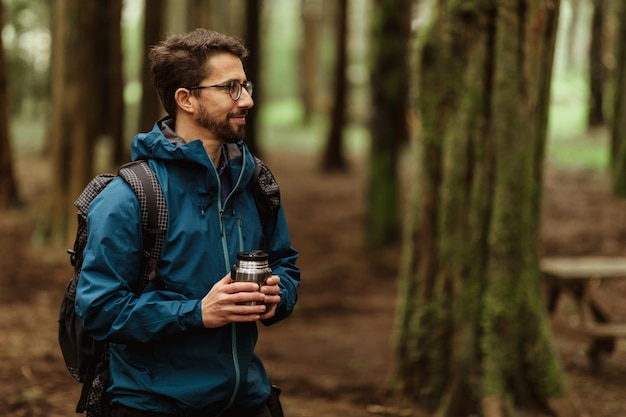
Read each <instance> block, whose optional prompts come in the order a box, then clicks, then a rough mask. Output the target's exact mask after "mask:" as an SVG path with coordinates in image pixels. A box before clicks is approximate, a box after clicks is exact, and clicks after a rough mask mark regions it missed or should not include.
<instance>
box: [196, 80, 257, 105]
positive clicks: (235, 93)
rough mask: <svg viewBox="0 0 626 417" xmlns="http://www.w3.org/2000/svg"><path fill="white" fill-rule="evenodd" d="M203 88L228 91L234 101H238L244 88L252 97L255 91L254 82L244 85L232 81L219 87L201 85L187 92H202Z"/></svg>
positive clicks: (243, 83)
mask: <svg viewBox="0 0 626 417" xmlns="http://www.w3.org/2000/svg"><path fill="white" fill-rule="evenodd" d="M203 88H223V89H225V90H226V89H227V90H228V95H229V96H230V98H231V99H233V100H234V101H237V100H239V98H240V97H241V90H242V88H245V89H246V91H247V92H248V94H250V96H252V92H253V91H254V84H252V81H244V82H242V83H240V82H239V81H230V82H229V83H226V84H219V85H199V86H196V87H187V90H202V89H203Z"/></svg>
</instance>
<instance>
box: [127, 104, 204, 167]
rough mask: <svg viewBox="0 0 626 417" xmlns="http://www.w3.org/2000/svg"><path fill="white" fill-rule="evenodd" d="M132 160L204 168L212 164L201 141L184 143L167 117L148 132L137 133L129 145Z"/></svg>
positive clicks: (172, 121)
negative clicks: (188, 163)
mask: <svg viewBox="0 0 626 417" xmlns="http://www.w3.org/2000/svg"><path fill="white" fill-rule="evenodd" d="M130 149H131V157H132V160H133V161H135V160H138V159H156V160H164V161H182V160H186V161H193V162H196V163H199V164H201V165H204V166H207V167H208V166H209V165H212V162H211V160H210V158H209V156H208V155H207V153H206V151H205V150H204V146H203V145H202V141H200V140H193V141H190V142H185V140H184V139H182V138H181V137H180V136H178V135H177V134H176V133H175V132H174V120H173V119H172V118H171V117H169V116H167V117H165V118H163V119H161V120H159V121H158V122H156V123H155V124H154V127H153V128H152V130H151V131H150V132H147V133H139V134H137V135H136V136H135V138H134V139H133V141H132V143H131V148H130Z"/></svg>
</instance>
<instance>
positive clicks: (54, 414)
mask: <svg viewBox="0 0 626 417" xmlns="http://www.w3.org/2000/svg"><path fill="white" fill-rule="evenodd" d="M267 160H268V162H269V164H270V166H271V167H272V169H273V171H274V172H275V174H276V176H277V177H278V179H279V182H280V184H281V188H282V194H283V201H284V203H285V206H286V210H287V214H288V219H289V221H290V226H291V230H292V239H293V243H294V246H296V247H297V248H298V249H299V250H300V252H301V258H300V261H299V265H300V267H301V269H302V272H303V284H302V287H301V292H300V302H299V304H298V307H297V309H296V312H295V313H294V315H293V316H292V317H291V318H290V319H289V320H287V321H285V322H283V323H280V324H278V325H275V326H273V327H270V328H263V329H262V330H261V338H260V341H259V346H258V351H259V353H260V355H261V356H262V357H263V358H264V360H265V362H266V366H267V368H268V371H269V373H270V375H271V376H272V378H273V380H274V382H276V383H277V384H279V385H280V386H281V387H282V388H283V392H284V394H283V396H282V401H283V406H284V409H285V412H286V415H287V416H288V417H308V416H311V417H313V416H315V417H349V416H355V417H365V416H373V415H382V414H384V413H387V414H385V415H405V416H418V415H419V416H421V414H419V412H418V410H411V409H392V408H384V406H388V405H390V402H389V400H388V398H387V397H386V396H385V393H384V387H385V381H386V378H387V375H388V370H389V368H390V366H391V352H390V336H391V332H392V327H393V315H394V308H395V296H396V294H395V291H396V285H395V279H396V265H397V262H398V258H399V255H398V253H399V248H397V249H395V250H391V251H388V252H385V253H374V252H371V251H368V250H366V249H365V248H364V247H363V245H362V233H363V232H362V230H361V225H362V221H363V204H362V202H363V172H362V171H361V170H360V169H358V168H355V169H353V170H352V171H351V172H350V173H349V174H348V175H346V176H339V175H325V176H323V175H319V173H318V172H317V170H316V164H317V161H316V160H315V159H313V158H310V157H309V158H300V157H298V158H294V157H291V156H287V155H282V156H278V155H274V156H271V157H268V158H267ZM32 167H37V169H33V168H32ZM17 168H18V170H19V172H21V173H22V174H21V175H20V177H21V178H28V179H29V181H28V182H27V183H25V184H22V191H23V193H24V195H25V196H26V198H27V199H28V201H29V202H30V205H29V210H28V213H30V215H28V216H26V215H24V214H20V213H15V212H10V213H3V214H2V216H0V416H5V417H18V416H23V417H62V416H63V417H68V416H72V415H74V407H75V401H76V399H77V397H78V394H79V390H80V386H79V384H78V383H76V382H74V380H73V379H72V378H71V377H70V376H69V374H68V373H67V371H66V369H65V367H64V364H63V361H62V359H61V355H60V352H59V349H58V345H57V341H56V328H57V327H56V319H57V311H58V304H59V301H60V298H61V295H62V293H63V290H64V286H65V283H66V281H67V280H68V279H69V277H70V274H71V268H70V266H69V263H68V262H67V257H66V256H65V252H64V249H65V248H63V247H57V248H51V247H43V246H35V248H34V249H26V248H27V247H28V244H32V243H33V242H32V238H31V237H30V231H31V230H33V229H34V227H35V224H36V218H37V215H38V214H39V212H40V211H41V210H42V209H43V207H45V206H43V205H42V202H41V197H42V196H44V195H45V188H46V187H45V179H46V178H47V171H46V169H45V164H43V163H42V161H40V160H37V159H36V158H34V157H32V158H28V159H27V160H24V161H22V162H20V163H19V165H18V167H17ZM544 205H545V207H544V210H545V218H544V219H545V220H544V224H545V225H544V233H543V241H544V245H545V249H544V251H545V254H547V255H621V256H625V255H626V202H624V201H619V200H617V199H615V198H613V197H612V196H611V195H610V191H609V187H608V183H607V181H606V179H605V178H603V177H602V176H601V175H598V174H591V173H589V172H580V171H567V172H565V171H557V170H554V169H549V170H548V171H547V175H546V191H545V204H544ZM31 247H32V246H31ZM597 290H598V291H597V292H598V293H599V296H600V297H601V298H602V301H603V305H605V307H606V308H607V311H608V312H609V313H610V314H611V315H612V317H616V318H619V317H622V318H626V304H625V303H624V302H623V300H624V299H625V298H624V297H625V296H626V283H622V284H620V283H612V284H610V285H603V286H602V287H600V288H597ZM575 320H576V316H575V314H574V309H573V306H572V304H571V302H569V301H568V299H567V298H564V299H563V300H562V302H561V303H560V304H559V308H558V310H557V313H556V314H555V315H554V317H553V329H554V339H555V345H556V347H557V349H558V351H559V353H560V355H561V357H562V360H563V366H564V369H565V371H566V372H567V376H568V380H569V384H570V387H571V391H572V393H573V397H574V398H576V399H577V401H578V402H579V403H580V404H581V406H582V407H583V408H584V409H585V410H586V411H587V412H588V413H589V416H591V417H626V345H625V344H624V341H618V342H617V346H616V350H615V352H613V353H612V354H610V355H608V356H606V357H604V358H603V361H602V363H603V368H602V371H601V372H600V373H594V372H592V371H591V369H590V366H589V363H588V361H587V356H586V347H587V342H586V341H585V340H583V339H581V338H579V337H577V336H576V335H575V334H572V333H571V332H568V331H567V328H568V325H569V324H571V323H572V322H573V321H575Z"/></svg>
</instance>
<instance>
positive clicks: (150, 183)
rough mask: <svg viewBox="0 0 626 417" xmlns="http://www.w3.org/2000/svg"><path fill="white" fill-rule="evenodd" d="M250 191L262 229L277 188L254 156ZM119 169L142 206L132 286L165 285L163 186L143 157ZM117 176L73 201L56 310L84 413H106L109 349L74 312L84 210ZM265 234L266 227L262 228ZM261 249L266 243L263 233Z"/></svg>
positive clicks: (275, 204)
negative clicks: (66, 277)
mask: <svg viewBox="0 0 626 417" xmlns="http://www.w3.org/2000/svg"><path fill="white" fill-rule="evenodd" d="M254 161H255V167H254V174H253V179H252V187H253V188H252V194H253V196H254V201H255V204H256V207H257V212H258V214H259V218H260V220H261V225H262V227H263V230H265V228H266V227H267V225H268V223H269V222H270V221H271V220H272V219H274V218H275V217H276V215H277V213H278V209H279V207H280V190H279V188H278V184H277V183H276V180H275V178H274V176H273V175H272V173H271V172H270V170H269V169H268V168H267V166H265V164H264V163H263V162H262V161H261V160H260V159H258V158H257V157H256V156H255V157H254ZM118 175H119V176H120V177H122V178H123V179H124V180H125V181H126V182H127V183H128V184H129V185H130V187H131V188H132V189H133V191H134V192H135V194H136V195H137V199H138V200H139V204H140V207H141V224H142V231H143V233H142V234H143V246H144V247H143V255H144V257H143V265H142V271H143V272H142V277H141V280H139V282H138V284H137V285H136V286H135V288H133V291H134V292H135V293H136V294H141V292H142V291H143V290H144V288H145V287H146V285H147V284H148V283H150V282H153V283H154V284H155V285H156V286H157V288H159V289H163V288H165V283H164V281H163V279H162V277H161V275H160V273H159V269H158V261H159V259H160V256H161V250H162V248H163V243H164V241H165V233H166V228H167V221H168V214H167V206H166V202H165V197H164V196H163V191H162V189H161V186H160V184H159V182H158V180H157V178H156V175H155V174H154V172H153V171H152V169H150V167H149V166H148V163H147V161H144V160H140V161H134V162H130V163H127V164H125V165H123V166H122V167H120V169H119V170H118ZM115 177H116V175H113V174H108V173H107V174H100V175H97V176H96V177H94V178H93V179H92V180H91V181H90V182H89V184H88V185H87V186H86V187H85V188H84V190H83V192H82V193H81V194H80V196H79V197H78V199H77V200H76V202H75V203H74V205H75V206H76V207H77V209H78V213H77V217H78V228H77V231H76V238H75V241H74V247H73V249H71V250H68V253H69V254H70V263H71V264H72V266H73V269H74V276H73V277H72V279H71V280H70V282H69V283H68V284H67V287H66V289H65V294H64V296H63V300H62V301H61V307H60V311H59V328H58V337H59V346H60V348H61V352H62V354H63V359H64V360H65V364H66V366H67V369H68V371H69V372H70V374H71V375H72V377H74V379H75V380H77V381H78V382H80V383H82V384H83V387H82V390H81V395H80V399H79V401H78V403H77V405H76V412H77V413H83V412H85V411H87V417H106V416H108V415H110V414H109V410H108V401H106V399H105V395H106V389H107V387H108V385H109V373H108V369H109V352H108V343H107V342H106V341H96V340H94V339H93V338H91V337H90V336H89V335H88V334H87V332H86V331H85V330H84V329H83V327H82V324H81V321H80V318H79V317H78V315H77V314H76V311H75V304H76V287H77V285H78V280H79V278H80V272H81V269H82V264H83V251H84V249H85V245H86V243H87V213H88V210H89V205H90V204H91V202H92V201H93V199H94V198H95V197H96V196H97V195H98V194H100V192H101V191H102V190H103V189H104V188H105V187H106V186H107V185H108V184H109V183H110V182H111V181H112V180H113V179H114V178H115ZM263 235H264V236H265V232H264V233H263ZM262 249H265V238H264V237H263V242H262Z"/></svg>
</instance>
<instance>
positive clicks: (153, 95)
mask: <svg viewBox="0 0 626 417" xmlns="http://www.w3.org/2000/svg"><path fill="white" fill-rule="evenodd" d="M164 11H165V0H150V7H146V13H145V16H144V19H145V20H144V28H143V46H144V48H143V64H142V67H141V68H142V69H141V86H142V91H143V93H142V95H141V108H140V110H139V131H140V132H149V131H150V130H152V126H153V125H154V122H156V121H157V120H158V119H160V118H161V116H162V114H163V110H162V107H161V102H160V101H159V96H158V94H157V92H156V89H155V88H154V84H153V82H152V74H150V63H149V62H148V50H149V49H150V47H151V46H152V45H154V44H156V43H157V42H158V41H160V40H161V38H162V37H163V35H164V33H165V29H164Z"/></svg>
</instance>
